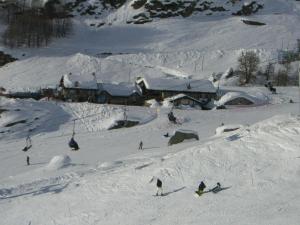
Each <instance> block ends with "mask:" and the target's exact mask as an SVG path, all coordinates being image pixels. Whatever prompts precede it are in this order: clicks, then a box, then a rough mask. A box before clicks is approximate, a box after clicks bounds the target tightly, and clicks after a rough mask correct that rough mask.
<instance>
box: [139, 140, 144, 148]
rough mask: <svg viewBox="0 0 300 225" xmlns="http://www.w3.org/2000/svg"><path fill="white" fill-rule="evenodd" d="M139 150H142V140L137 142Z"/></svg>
mask: <svg viewBox="0 0 300 225" xmlns="http://www.w3.org/2000/svg"><path fill="white" fill-rule="evenodd" d="M139 150H143V142H142V141H141V142H140V144H139Z"/></svg>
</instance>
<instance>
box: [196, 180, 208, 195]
mask: <svg viewBox="0 0 300 225" xmlns="http://www.w3.org/2000/svg"><path fill="white" fill-rule="evenodd" d="M205 188H206V185H205V184H204V182H203V181H201V183H200V184H199V187H198V190H197V191H196V193H197V194H198V195H199V196H200V195H202V194H203V191H204V189H205Z"/></svg>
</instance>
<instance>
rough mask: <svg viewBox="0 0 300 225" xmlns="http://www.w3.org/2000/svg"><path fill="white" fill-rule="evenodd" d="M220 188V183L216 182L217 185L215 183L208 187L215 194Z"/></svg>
mask: <svg viewBox="0 0 300 225" xmlns="http://www.w3.org/2000/svg"><path fill="white" fill-rule="evenodd" d="M221 190H222V188H221V184H220V183H219V182H218V183H217V185H216V186H215V187H214V188H212V189H210V190H209V191H211V192H213V193H214V194H216V193H218V192H219V191H221Z"/></svg>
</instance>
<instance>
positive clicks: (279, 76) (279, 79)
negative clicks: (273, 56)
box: [237, 51, 300, 86]
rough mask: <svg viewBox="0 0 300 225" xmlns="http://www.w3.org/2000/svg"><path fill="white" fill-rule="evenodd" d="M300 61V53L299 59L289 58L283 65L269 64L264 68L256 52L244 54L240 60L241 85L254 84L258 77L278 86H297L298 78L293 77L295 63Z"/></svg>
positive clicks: (299, 54)
mask: <svg viewBox="0 0 300 225" xmlns="http://www.w3.org/2000/svg"><path fill="white" fill-rule="evenodd" d="M297 60H300V51H299V53H298V55H297V58H293V59H290V58H287V60H284V61H283V62H282V63H281V64H276V63H273V62H267V64H266V65H265V66H264V67H259V66H260V62H261V61H260V58H259V55H258V54H257V53H256V52H254V51H245V52H242V53H241V55H240V56H239V58H238V71H237V72H238V73H239V80H240V84H241V85H246V84H249V83H251V82H254V81H255V80H256V79H257V78H258V77H262V78H264V79H265V80H266V81H272V83H273V84H275V85H277V86H287V85H289V84H291V85H297V84H298V80H297V79H298V76H297V75H296V76H292V74H291V72H292V65H291V63H292V62H293V61H297ZM275 66H276V67H277V68H275Z"/></svg>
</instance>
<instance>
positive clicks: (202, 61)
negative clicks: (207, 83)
mask: <svg viewBox="0 0 300 225" xmlns="http://www.w3.org/2000/svg"><path fill="white" fill-rule="evenodd" d="M204 56H205V55H203V57H202V71H203V66H204Z"/></svg>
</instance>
